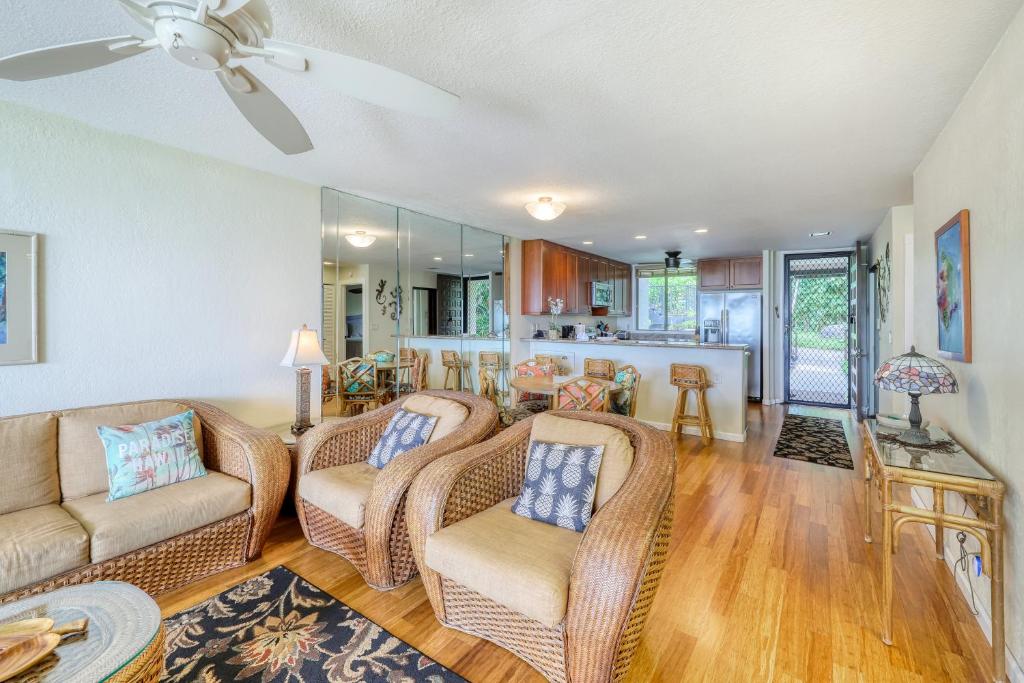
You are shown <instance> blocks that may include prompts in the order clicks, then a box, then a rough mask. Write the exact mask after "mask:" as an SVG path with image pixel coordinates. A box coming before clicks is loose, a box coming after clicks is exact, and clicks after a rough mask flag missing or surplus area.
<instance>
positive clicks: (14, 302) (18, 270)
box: [0, 231, 39, 365]
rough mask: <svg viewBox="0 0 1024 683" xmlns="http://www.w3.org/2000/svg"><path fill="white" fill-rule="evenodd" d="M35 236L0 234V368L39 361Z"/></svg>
mask: <svg viewBox="0 0 1024 683" xmlns="http://www.w3.org/2000/svg"><path fill="white" fill-rule="evenodd" d="M38 243H39V239H38V236H37V235H35V234H34V233H25V232H6V231H0V365H16V364H19V363H35V362H37V361H38V359H39V356H38V346H39V333H38V323H39V321H38V314H37V303H38V302H37V300H36V299H37V296H38V293H37V288H36V268H37V263H38V253H37V248H38Z"/></svg>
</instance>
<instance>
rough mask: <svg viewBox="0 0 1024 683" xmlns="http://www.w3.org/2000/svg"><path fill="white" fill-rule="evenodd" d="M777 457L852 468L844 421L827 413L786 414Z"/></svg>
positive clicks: (776, 453)
mask: <svg viewBox="0 0 1024 683" xmlns="http://www.w3.org/2000/svg"><path fill="white" fill-rule="evenodd" d="M775 457H777V458H789V459H790V460H802V461H804V462H813V463H817V464H818V465H830V466H832V467H841V468H842V469H845V470H852V469H853V457H852V456H851V455H850V446H849V445H848V444H847V443H846V432H844V431H843V423H842V421H840V420H833V419H831V418H827V417H811V416H810V415H792V414H787V415H786V419H785V420H783V421H782V432H781V433H780V434H779V440H778V441H777V442H776V444H775Z"/></svg>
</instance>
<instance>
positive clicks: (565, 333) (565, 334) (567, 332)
mask: <svg viewBox="0 0 1024 683" xmlns="http://www.w3.org/2000/svg"><path fill="white" fill-rule="evenodd" d="M575 335H576V326H575V325H562V339H572V338H573V337H574V336H575Z"/></svg>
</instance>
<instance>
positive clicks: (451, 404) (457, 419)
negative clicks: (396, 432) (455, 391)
mask: <svg viewBox="0 0 1024 683" xmlns="http://www.w3.org/2000/svg"><path fill="white" fill-rule="evenodd" d="M402 408H404V409H405V410H411V411H413V412H416V413H422V414H423V415H433V416H435V417H437V418H438V420H437V424H436V425H434V431H432V432H431V433H430V438H429V439H427V443H434V442H435V441H437V440H439V439H443V438H444V437H446V436H448V435H449V434H451V433H452V432H454V431H455V430H456V429H458V427H459V425H461V424H462V423H463V422H465V421H466V419H467V418H468V417H469V409H468V408H466V406H464V405H462V404H461V403H459V402H458V401H453V400H451V399H448V398H441V397H440V396H429V395H427V394H413V395H412V396H410V397H409V398H407V399H405V403H403V404H402Z"/></svg>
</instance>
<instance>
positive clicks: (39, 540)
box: [0, 503, 89, 595]
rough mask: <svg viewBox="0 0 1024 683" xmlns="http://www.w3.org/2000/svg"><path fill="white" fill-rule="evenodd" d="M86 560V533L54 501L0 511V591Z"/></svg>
mask: <svg viewBox="0 0 1024 683" xmlns="http://www.w3.org/2000/svg"><path fill="white" fill-rule="evenodd" d="M87 564H89V534H87V533H86V532H85V529H83V528H82V525H81V524H79V523H78V522H77V521H75V519H74V518H73V517H71V515H69V514H68V513H67V512H65V511H64V510H62V509H61V508H60V506H59V505H57V504H55V503H54V504H50V505H40V506H37V507H33V508H26V509H24V510H18V511H17V512H11V513H8V514H6V515H0V567H2V568H3V571H0V595H3V594H4V593H7V592H9V591H13V590H16V589H18V588H21V587H22V586H27V585H29V584H32V583H35V582H36V581H42V580H43V579H48V578H50V577H51V576H56V575H57V574H62V573H64V572H66V571H70V570H72V569H77V568H78V567H84V566H85V565H87Z"/></svg>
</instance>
